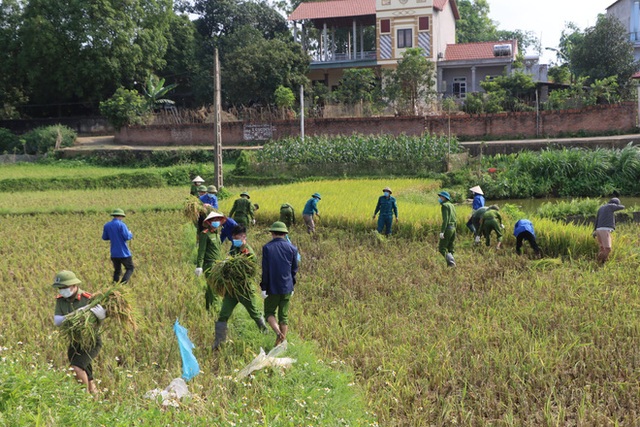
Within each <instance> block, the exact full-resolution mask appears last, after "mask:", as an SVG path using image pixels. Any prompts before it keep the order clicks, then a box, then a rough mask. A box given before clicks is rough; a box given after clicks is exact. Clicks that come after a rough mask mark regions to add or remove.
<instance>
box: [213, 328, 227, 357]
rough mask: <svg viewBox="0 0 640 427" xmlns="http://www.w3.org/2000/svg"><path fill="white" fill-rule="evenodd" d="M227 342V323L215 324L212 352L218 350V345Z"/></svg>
mask: <svg viewBox="0 0 640 427" xmlns="http://www.w3.org/2000/svg"><path fill="white" fill-rule="evenodd" d="M226 340H227V322H216V340H215V341H214V342H213V346H212V348H213V350H218V349H219V348H220V345H221V344H222V343H223V342H225V341H226Z"/></svg>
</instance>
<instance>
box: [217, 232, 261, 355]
mask: <svg viewBox="0 0 640 427" xmlns="http://www.w3.org/2000/svg"><path fill="white" fill-rule="evenodd" d="M257 264H258V261H257V259H256V254H255V252H254V251H253V249H252V248H251V246H249V244H248V243H247V228H246V227H244V226H242V225H238V226H236V227H235V228H234V229H233V231H232V246H231V250H230V251H229V257H228V259H227V260H225V261H222V262H221V263H220V268H219V269H218V268H216V267H217V265H216V267H214V272H213V273H212V276H211V278H212V279H213V278H214V274H220V277H216V278H215V280H213V284H214V285H215V283H216V282H222V281H225V282H229V283H225V284H223V285H222V286H223V287H224V288H225V289H224V290H223V293H224V296H223V298H222V308H220V314H219V315H218V321H217V322H216V327H215V328H216V329H215V331H216V337H215V341H214V343H213V349H214V350H217V349H218V348H220V345H221V344H222V343H223V342H225V341H226V339H227V322H228V321H229V318H230V317H231V315H232V314H233V310H234V309H235V308H236V305H238V303H240V304H242V305H243V306H244V308H246V309H247V312H248V313H249V316H250V317H251V318H252V319H253V321H254V322H256V325H257V326H258V328H259V329H260V330H261V331H266V329H267V326H266V325H265V323H264V317H262V313H261V312H260V310H259V309H258V305H257V304H256V301H255V299H254V296H255V282H254V279H255V275H256V273H257V271H258V265H257ZM225 267H226V268H225ZM227 270H229V271H227ZM225 273H226V274H225ZM225 276H226V277H225ZM210 286H211V283H210Z"/></svg>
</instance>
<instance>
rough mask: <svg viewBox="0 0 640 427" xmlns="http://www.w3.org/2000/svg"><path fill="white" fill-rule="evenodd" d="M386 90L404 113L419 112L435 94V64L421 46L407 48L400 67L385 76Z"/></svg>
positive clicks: (390, 98) (399, 62) (399, 63)
mask: <svg viewBox="0 0 640 427" xmlns="http://www.w3.org/2000/svg"><path fill="white" fill-rule="evenodd" d="M385 80H386V81H385V84H384V86H385V92H386V95H387V97H388V98H389V100H390V101H391V102H393V103H394V104H395V105H396V109H397V110H398V111H400V112H401V113H403V114H414V115H415V114H418V112H419V108H420V106H422V105H424V104H427V103H428V102H430V101H431V99H432V98H433V96H434V95H435V93H436V92H435V91H434V87H435V65H434V64H433V62H432V61H429V60H428V59H427V58H426V57H425V56H424V51H423V50H422V49H421V48H411V49H407V50H406V51H405V52H404V53H403V54H402V59H401V60H400V61H398V67H397V68H396V69H395V70H393V71H391V72H390V73H389V74H388V75H387V76H386V78H385Z"/></svg>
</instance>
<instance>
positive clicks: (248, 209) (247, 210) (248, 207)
mask: <svg viewBox="0 0 640 427" xmlns="http://www.w3.org/2000/svg"><path fill="white" fill-rule="evenodd" d="M253 211H254V207H253V205H252V204H251V201H249V199H245V198H244V197H240V198H239V199H236V200H235V201H234V202H233V206H232V207H231V211H230V212H229V216H232V217H233V218H234V219H236V220H237V219H238V218H241V219H244V218H246V219H249V220H252V219H253Z"/></svg>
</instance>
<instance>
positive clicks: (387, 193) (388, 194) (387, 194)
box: [382, 191, 391, 197]
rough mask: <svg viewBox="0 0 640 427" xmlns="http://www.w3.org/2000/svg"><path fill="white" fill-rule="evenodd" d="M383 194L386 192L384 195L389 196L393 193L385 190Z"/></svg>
mask: <svg viewBox="0 0 640 427" xmlns="http://www.w3.org/2000/svg"><path fill="white" fill-rule="evenodd" d="M382 194H384V197H389V196H390V195H391V193H389V192H388V191H384V192H383V193H382Z"/></svg>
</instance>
